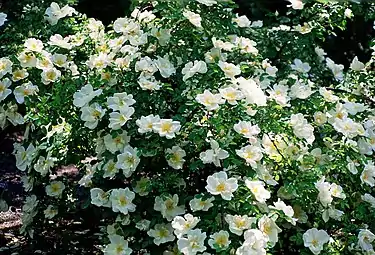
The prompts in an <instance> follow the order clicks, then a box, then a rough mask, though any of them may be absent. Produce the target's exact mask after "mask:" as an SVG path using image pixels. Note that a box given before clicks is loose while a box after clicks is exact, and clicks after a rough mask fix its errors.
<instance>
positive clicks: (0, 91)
mask: <svg viewBox="0 0 375 255" xmlns="http://www.w3.org/2000/svg"><path fill="white" fill-rule="evenodd" d="M11 84H12V82H11V81H10V80H9V79H8V78H5V79H3V80H1V81H0V102H1V101H3V100H4V99H5V98H7V96H9V95H10V94H12V90H11V89H9V87H10V85H11Z"/></svg>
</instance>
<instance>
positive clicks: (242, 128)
mask: <svg viewBox="0 0 375 255" xmlns="http://www.w3.org/2000/svg"><path fill="white" fill-rule="evenodd" d="M233 129H234V130H235V131H236V132H237V133H239V134H241V135H243V136H244V137H245V138H249V139H250V138H255V137H256V136H257V135H258V134H259V133H260V128H259V127H258V125H252V124H251V122H250V121H239V122H238V123H236V124H234V126H233Z"/></svg>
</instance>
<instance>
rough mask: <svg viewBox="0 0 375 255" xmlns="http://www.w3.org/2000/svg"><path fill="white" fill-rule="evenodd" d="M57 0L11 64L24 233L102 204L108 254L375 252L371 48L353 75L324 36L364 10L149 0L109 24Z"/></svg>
mask: <svg viewBox="0 0 375 255" xmlns="http://www.w3.org/2000/svg"><path fill="white" fill-rule="evenodd" d="M57 7H58V6H56V4H52V5H51V7H49V9H47V11H46V13H45V14H44V15H47V16H48V18H47V19H46V22H45V23H43V27H44V29H43V30H41V31H40V33H38V34H34V35H32V36H30V38H28V39H27V40H25V42H24V44H22V45H17V47H15V51H14V54H11V55H9V56H7V57H4V58H2V59H0V75H1V76H2V78H1V84H2V85H3V89H2V90H0V91H1V92H0V93H1V94H0V99H1V100H0V104H1V105H0V107H1V108H0V124H1V128H4V127H5V126H7V125H17V124H25V126H26V127H27V128H26V131H25V140H24V141H23V142H22V144H15V151H14V154H15V156H16V159H17V167H18V168H19V169H20V170H22V171H25V173H27V175H26V177H25V178H24V180H25V188H26V189H27V190H28V191H29V192H30V196H29V197H28V198H27V199H26V203H25V205H24V207H23V211H24V214H23V227H22V231H23V232H24V233H25V234H28V235H29V236H31V237H33V236H34V237H35V236H36V235H39V234H40V232H41V231H42V229H45V228H48V227H53V226H54V224H55V222H57V221H58V220H59V219H63V218H64V217H65V215H66V214H67V213H72V212H74V213H76V214H79V213H80V210H81V209H82V208H87V207H89V208H90V210H92V212H93V215H97V216H98V217H99V219H100V220H101V224H102V225H103V226H104V227H105V229H104V231H103V235H102V237H103V238H102V241H103V251H104V253H105V254H130V253H132V251H133V252H134V253H137V252H138V253H140V254H146V253H150V254H163V253H164V254H179V252H180V253H183V254H197V253H200V254H202V253H206V254H207V253H209V254H211V253H214V254H266V252H269V253H271V254H283V253H288V252H289V253H298V254H310V253H311V252H312V253H314V254H319V253H321V254H323V253H325V254H353V253H359V254H361V253H365V254H372V253H373V252H374V251H373V249H372V242H373V241H374V240H375V236H374V234H372V232H373V231H374V227H375V226H374V222H375V221H374V220H375V214H374V208H375V198H374V197H373V195H374V192H373V188H372V187H373V186H374V184H375V181H374V178H375V166H374V163H373V161H372V157H373V151H374V150H375V145H374V143H375V116H374V104H375V100H374V91H375V89H374V85H373V84H374V82H375V75H374V70H373V61H374V58H373V57H372V58H371V59H370V60H369V61H368V62H367V63H362V62H361V61H359V60H358V58H354V59H353V60H352V62H351V65H350V67H347V71H346V70H344V69H345V67H344V66H343V65H341V64H336V63H335V62H334V61H333V60H331V59H330V58H328V57H327V56H326V54H325V52H324V50H323V49H322V48H320V47H319V46H318V43H319V42H321V40H322V38H325V36H326V35H327V33H330V32H333V31H334V30H335V29H336V28H339V29H345V27H346V26H345V25H346V22H347V20H349V19H352V18H353V12H352V11H351V8H357V7H352V5H351V4H342V3H341V4H335V3H312V2H310V3H307V4H306V6H303V4H302V3H301V2H299V1H292V3H291V6H290V9H289V10H288V11H287V12H286V13H285V14H284V15H276V14H275V15H273V16H271V17H270V18H269V21H267V20H264V22H263V21H260V20H259V21H250V20H249V19H248V18H247V17H246V16H238V15H236V14H234V12H233V9H234V8H236V5H235V4H234V3H233V2H232V1H215V0H196V1H178V2H177V1H153V2H146V3H144V2H140V3H138V8H137V9H136V10H134V12H133V13H132V15H131V16H130V17H127V18H119V19H117V20H116V21H115V22H114V23H113V25H112V26H111V28H110V29H107V30H105V27H104V26H103V25H102V23H101V22H99V21H96V20H94V19H87V18H85V17H84V16H82V15H80V14H78V13H77V12H76V11H75V10H74V9H72V8H70V7H68V6H66V7H64V8H62V7H61V8H60V7H59V8H57ZM303 7H305V8H303ZM373 8H374V5H371V8H370V9H368V10H367V11H370V12H373V11H374V9H373ZM360 11H361V9H359V10H358V12H360ZM362 11H363V10H362ZM366 15H367V14H366ZM369 15H373V13H372V14H369ZM370 46H372V47H373V45H369V46H368V48H369V47H370ZM20 106H21V107H23V108H24V112H21V113H22V114H21V113H20V112H19V111H18V108H19V107H20ZM69 164H75V165H76V166H77V167H78V168H79V169H80V172H81V179H80V180H79V182H78V183H76V182H74V181H72V180H70V179H67V178H66V177H65V176H64V175H61V174H58V173H59V171H58V170H59V168H60V167H61V166H64V165H69ZM77 185H80V186H81V187H84V189H83V190H82V189H81V188H78V187H77Z"/></svg>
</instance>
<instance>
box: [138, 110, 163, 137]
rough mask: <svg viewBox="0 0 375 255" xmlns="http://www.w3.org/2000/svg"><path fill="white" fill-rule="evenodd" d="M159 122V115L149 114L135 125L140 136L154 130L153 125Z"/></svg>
mask: <svg viewBox="0 0 375 255" xmlns="http://www.w3.org/2000/svg"><path fill="white" fill-rule="evenodd" d="M158 122H160V117H159V115H155V116H154V115H153V114H150V115H148V116H141V118H140V119H139V120H137V121H136V122H135V123H136V124H137V126H138V132H139V133H141V134H144V133H148V132H152V131H153V130H154V125H155V124H156V123H158Z"/></svg>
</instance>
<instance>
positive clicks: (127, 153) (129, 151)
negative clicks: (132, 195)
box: [116, 145, 140, 178]
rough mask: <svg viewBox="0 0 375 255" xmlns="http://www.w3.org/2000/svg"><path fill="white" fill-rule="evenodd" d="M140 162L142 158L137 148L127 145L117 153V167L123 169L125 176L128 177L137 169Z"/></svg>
mask: <svg viewBox="0 0 375 255" xmlns="http://www.w3.org/2000/svg"><path fill="white" fill-rule="evenodd" d="M139 162H140V159H139V157H138V156H137V148H132V147H131V146H129V145H127V146H125V148H124V151H123V152H122V153H121V154H119V155H117V163H116V167H117V168H119V169H122V172H123V173H124V175H125V177H127V178H128V177H130V176H131V175H132V173H133V172H134V171H135V169H136V168H137V166H138V164H139Z"/></svg>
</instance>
